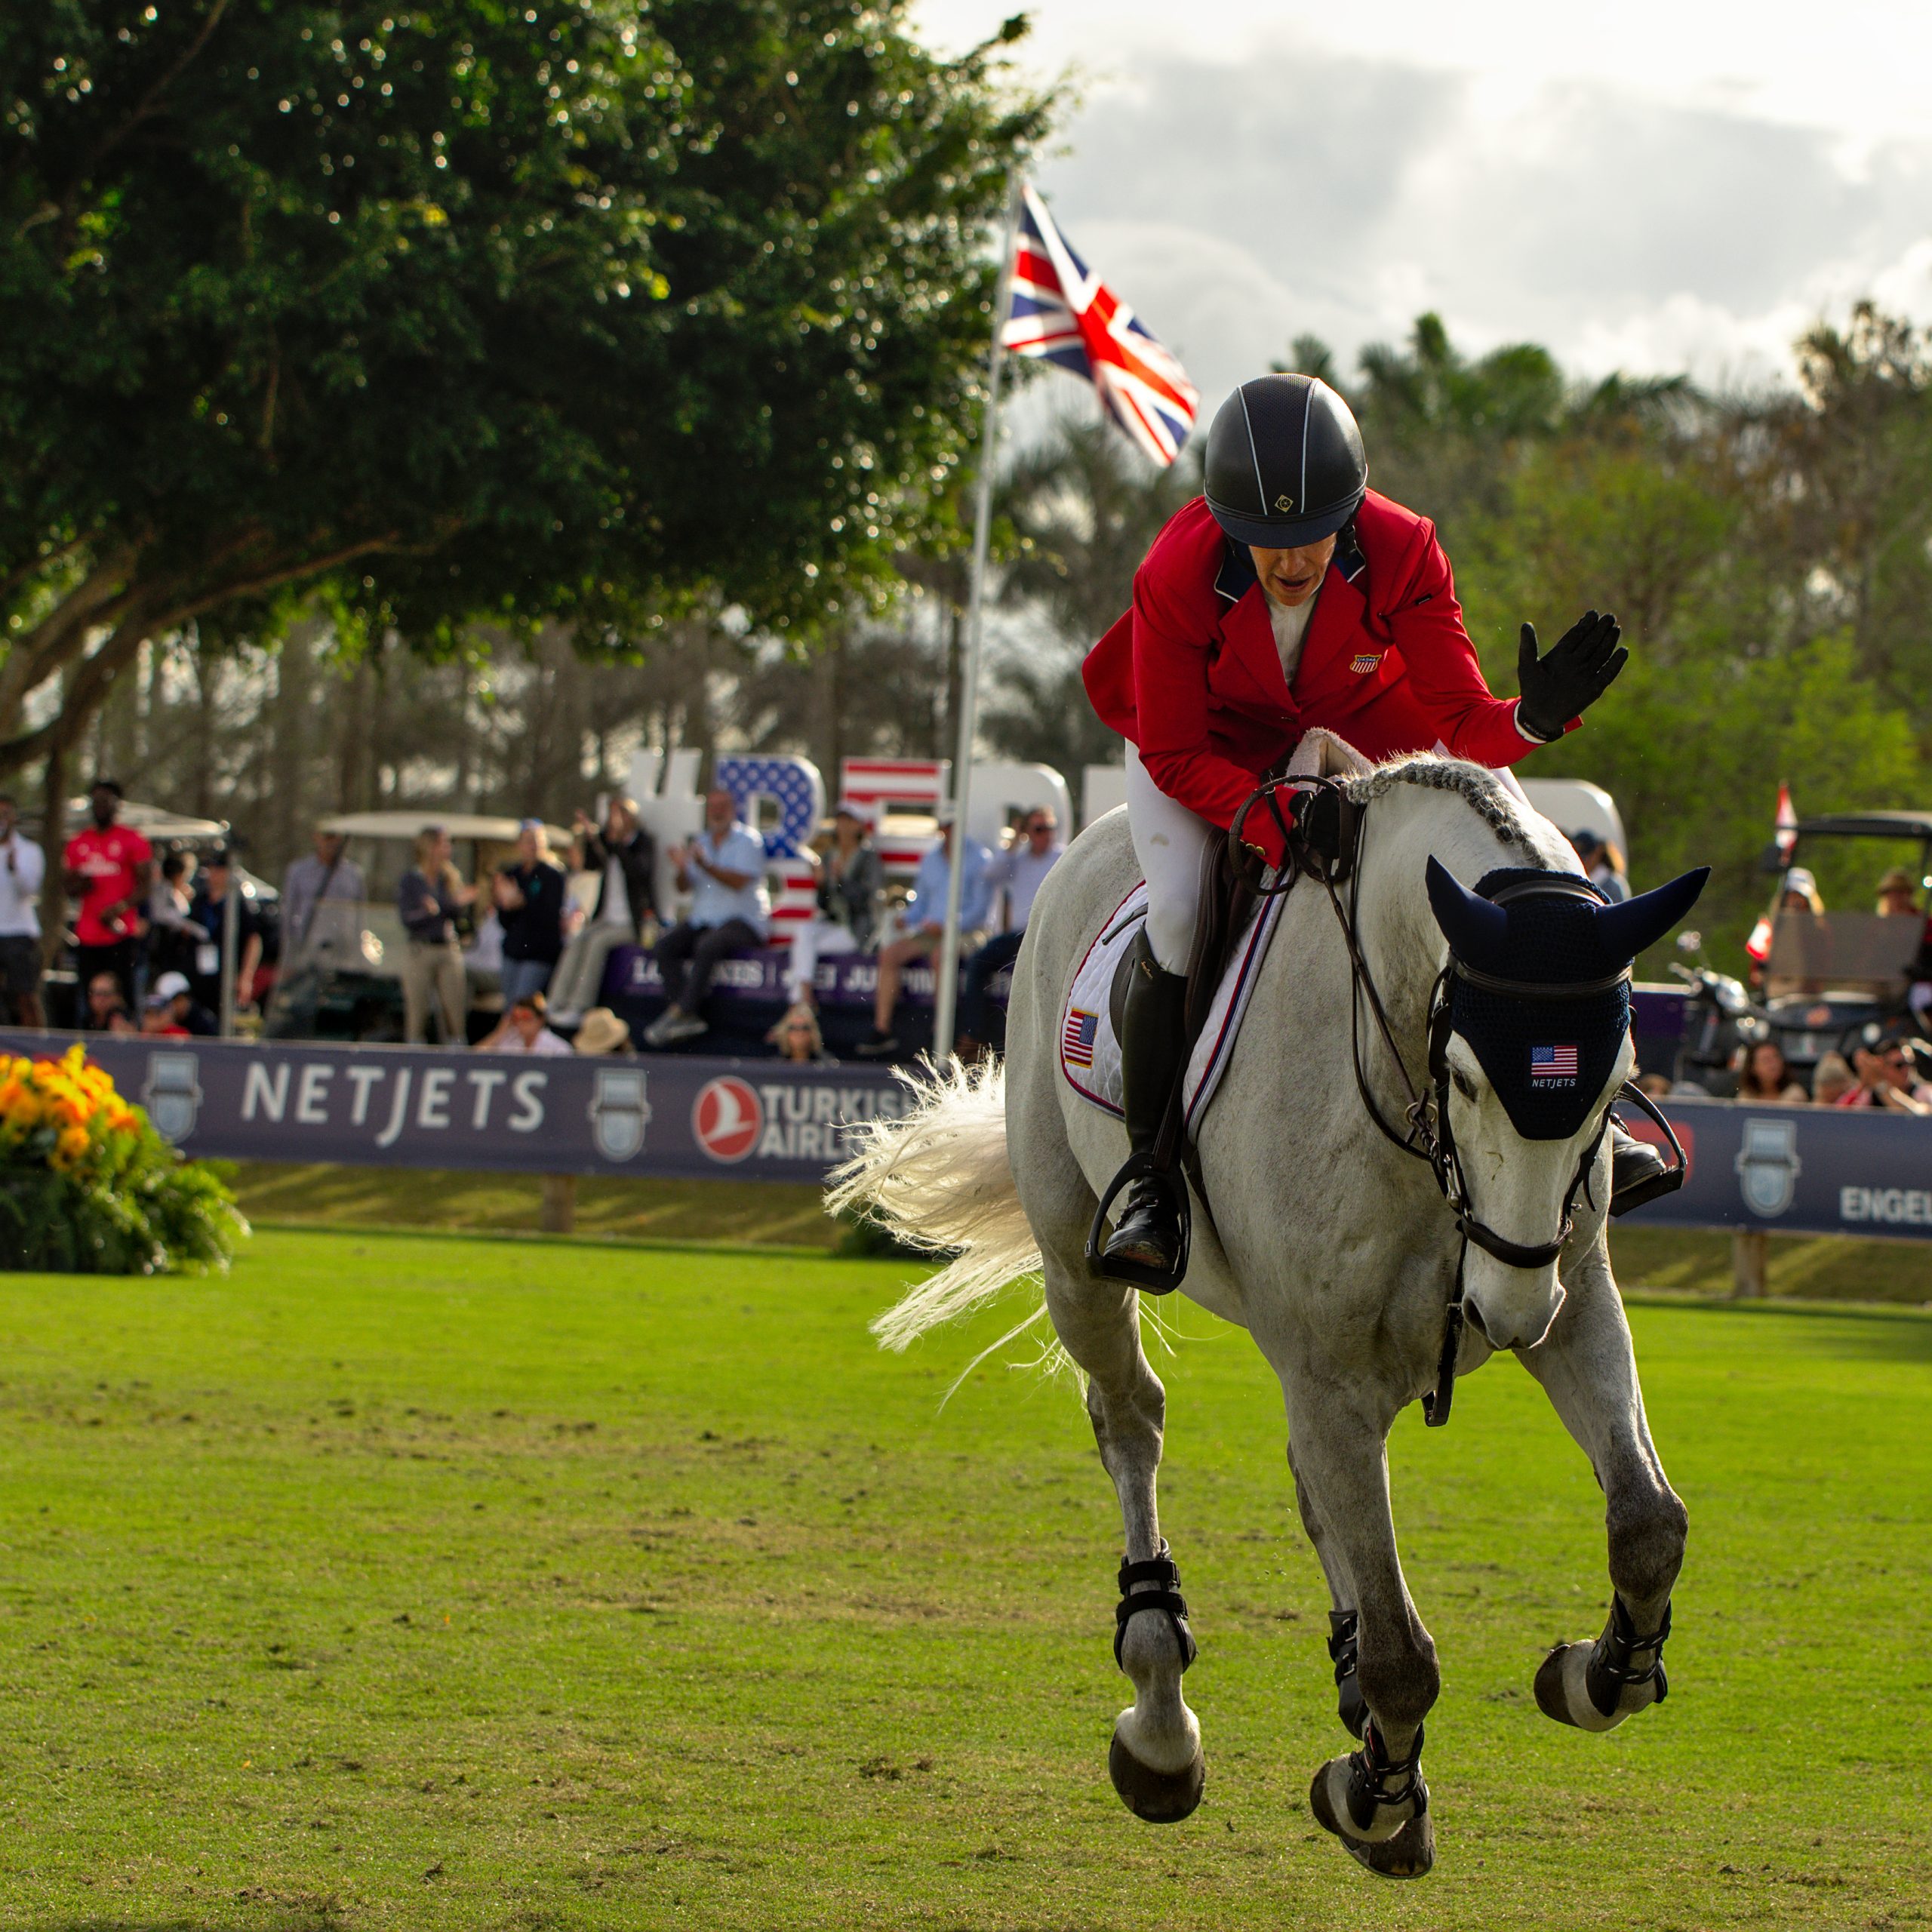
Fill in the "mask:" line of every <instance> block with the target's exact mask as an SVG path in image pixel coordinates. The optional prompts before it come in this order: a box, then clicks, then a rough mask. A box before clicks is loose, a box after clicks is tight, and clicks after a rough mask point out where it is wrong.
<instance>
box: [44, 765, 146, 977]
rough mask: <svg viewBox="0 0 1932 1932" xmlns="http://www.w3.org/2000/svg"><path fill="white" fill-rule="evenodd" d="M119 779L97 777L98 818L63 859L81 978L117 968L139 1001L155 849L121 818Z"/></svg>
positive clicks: (91, 799)
mask: <svg viewBox="0 0 1932 1932" xmlns="http://www.w3.org/2000/svg"><path fill="white" fill-rule="evenodd" d="M122 796H123V793H122V789H121V786H120V784H119V782H118V780H115V779H112V778H97V779H96V780H94V788H93V789H92V790H91V792H89V794H88V811H89V812H90V813H91V815H92V817H93V819H94V823H93V824H92V825H91V826H88V828H87V829H86V830H85V831H84V832H76V833H75V835H74V836H73V837H72V838H70V839H69V840H68V841H67V850H66V855H65V857H63V860H62V861H61V863H62V865H63V868H64V869H65V870H66V875H67V891H68V892H69V894H71V895H72V897H74V898H75V900H78V903H79V910H78V912H77V913H76V915H75V919H74V939H75V955H76V964H77V967H78V977H79V982H80V983H81V984H82V986H85V985H86V984H87V983H88V981H89V980H91V979H92V978H93V977H94V975H95V974H97V973H112V974H113V975H114V977H115V979H116V980H118V981H119V982H120V985H121V991H122V997H123V998H125V1000H126V1001H127V1002H128V1004H129V1006H130V1007H131V1006H132V1005H133V1004H134V952H135V948H136V947H137V946H138V945H139V943H140V936H141V934H142V933H143V931H145V930H146V920H145V918H143V915H142V908H143V906H146V903H147V898H148V888H149V885H150V884H152V875H153V871H154V848H153V847H152V846H151V845H150V844H149V843H148V841H146V839H145V838H143V837H142V836H141V835H140V833H139V832H137V831H135V830H134V828H133V827H132V826H126V825H119V824H117V823H115V820H116V818H117V817H118V815H119V813H120V810H121V800H122Z"/></svg>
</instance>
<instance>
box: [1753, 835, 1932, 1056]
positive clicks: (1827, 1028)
mask: <svg viewBox="0 0 1932 1932" xmlns="http://www.w3.org/2000/svg"><path fill="white" fill-rule="evenodd" d="M1850 838H1877V839H1885V840H1889V841H1894V842H1898V841H1909V842H1910V843H1911V844H1913V845H1915V847H1916V848H1917V863H1916V866H1915V868H1914V869H1913V871H1912V875H1913V877H1915V878H1917V879H1918V880H1919V881H1920V882H1921V885H1922V884H1923V883H1924V878H1925V875H1926V874H1927V872H1928V871H1932V812H1841V813H1835V814H1832V815H1830V816H1829V817H1823V818H1810V819H1803V820H1800V821H1799V823H1798V838H1797V843H1796V845H1795V847H1794V848H1793V851H1792V854H1791V857H1792V859H1795V857H1797V855H1798V853H1800V852H1804V851H1805V849H1806V847H1807V844H1817V841H1820V840H1821V839H1850ZM1807 856H1809V855H1808V854H1807ZM1784 863H1786V864H1789V863H1790V860H1786V861H1785V862H1784ZM1924 931H1925V921H1924V916H1923V913H1922V912H1915V914H1914V915H1912V917H1910V918H1907V917H1905V916H1903V915H1900V914H1897V913H1894V914H1891V915H1886V914H1884V913H1879V912H1798V911H1795V910H1792V911H1786V910H1785V909H1783V908H1780V909H1777V910H1776V911H1775V912H1774V913H1773V914H1772V915H1771V943H1770V952H1768V953H1767V955H1766V957H1765V960H1764V989H1763V991H1764V1001H1763V1013H1764V1020H1765V1023H1766V1025H1767V1028H1768V1029H1769V1034H1770V1038H1773V1039H1774V1040H1776V1041H1777V1043H1778V1044H1779V1045H1780V1047H1781V1048H1783V1050H1784V1056H1785V1059H1786V1062H1787V1063H1788V1064H1789V1066H1790V1067H1791V1069H1792V1072H1794V1073H1795V1074H1797V1075H1800V1076H1801V1077H1805V1078H1808V1076H1809V1075H1810V1072H1811V1069H1813V1068H1814V1066H1816V1065H1817V1062H1818V1060H1820V1057H1822V1056H1823V1055H1824V1054H1827V1053H1836V1054H1843V1055H1844V1057H1846V1058H1847V1059H1849V1058H1850V1055H1851V1052H1852V1050H1853V1048H1854V1047H1856V1046H1857V1045H1859V1044H1861V1043H1863V1042H1866V1041H1869V1040H1871V1039H1872V1038H1876V1037H1877V1035H1876V1034H1875V1032H1872V1031H1871V1030H1870V1029H1874V1028H1884V1027H1888V1026H1912V1024H1913V1020H1912V1013H1911V1009H1910V1008H1909V1006H1908V1005H1907V1004H1906V995H1907V993H1908V992H1909V968H1910V967H1911V965H1912V961H1913V960H1914V958H1915V957H1916V956H1917V954H1918V948H1919V942H1920V940H1921V937H1922V936H1923V934H1924Z"/></svg>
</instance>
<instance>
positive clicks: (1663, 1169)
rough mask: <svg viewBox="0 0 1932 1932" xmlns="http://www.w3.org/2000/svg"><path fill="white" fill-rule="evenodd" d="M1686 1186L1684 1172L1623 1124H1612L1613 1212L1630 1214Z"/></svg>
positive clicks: (1618, 1121)
mask: <svg viewBox="0 0 1932 1932" xmlns="http://www.w3.org/2000/svg"><path fill="white" fill-rule="evenodd" d="M1683 1185H1684V1175H1683V1173H1682V1171H1681V1169H1679V1168H1675V1167H1673V1166H1672V1164H1670V1162H1669V1161H1666V1159H1665V1158H1664V1157H1663V1155H1661V1154H1660V1153H1659V1152H1657V1149H1655V1148H1654V1147H1653V1146H1651V1144H1650V1143H1649V1142H1647V1141H1644V1140H1638V1138H1637V1137H1635V1135H1634V1134H1626V1132H1625V1131H1624V1130H1623V1122H1622V1121H1620V1120H1617V1119H1616V1118H1614V1117H1613V1118H1612V1119H1611V1123H1610V1211H1611V1213H1612V1214H1629V1211H1630V1210H1631V1209H1632V1208H1633V1207H1642V1206H1643V1204H1644V1202H1645V1201H1654V1200H1656V1199H1657V1197H1658V1196H1659V1195H1663V1194H1670V1193H1673V1192H1675V1191H1676V1189H1678V1188H1680V1187H1681V1186H1683Z"/></svg>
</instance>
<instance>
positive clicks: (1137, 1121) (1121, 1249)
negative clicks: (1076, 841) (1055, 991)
mask: <svg viewBox="0 0 1932 1932" xmlns="http://www.w3.org/2000/svg"><path fill="white" fill-rule="evenodd" d="M1121 1009H1122V1010H1121V1017H1120V1052H1121V1106H1122V1110H1123V1111H1124V1113H1125V1114H1126V1116H1127V1139H1128V1146H1130V1147H1131V1148H1132V1149H1133V1150H1134V1155H1135V1157H1136V1158H1148V1157H1150V1156H1151V1155H1152V1153H1153V1152H1154V1143H1155V1141H1156V1140H1158V1139H1159V1138H1160V1134H1161V1125H1162V1124H1163V1123H1164V1121H1165V1120H1166V1119H1167V1117H1168V1108H1169V1107H1170V1106H1171V1104H1172V1103H1173V1100H1174V1088H1175V1087H1176V1086H1177V1084H1178V1083H1179V1081H1180V1077H1181V1073H1182V1070H1183V1061H1184V1056H1185V1054H1186V1047H1187V1037H1186V1021H1187V976H1186V974H1184V973H1170V972H1168V971H1164V969H1163V968H1161V964H1160V963H1159V962H1158V961H1157V960H1156V959H1155V957H1154V949H1153V948H1152V946H1150V945H1149V944H1148V943H1147V929H1146V927H1145V926H1143V927H1142V928H1141V929H1140V932H1139V933H1138V934H1137V935H1136V936H1135V938H1134V963H1133V964H1132V966H1131V968H1129V971H1128V986H1127V997H1126V998H1125V999H1124V1001H1122V1002H1121ZM1185 1185H1186V1183H1185V1182H1184V1181H1183V1180H1182V1178H1181V1176H1180V1174H1179V1172H1178V1171H1172V1172H1169V1173H1167V1174H1143V1175H1141V1176H1140V1178H1139V1179H1138V1180H1136V1181H1135V1182H1134V1183H1133V1185H1132V1186H1131V1189H1129V1191H1128V1196H1127V1204H1126V1205H1125V1207H1123V1208H1122V1209H1121V1214H1120V1218H1119V1220H1118V1221H1117V1222H1116V1223H1115V1226H1114V1231H1113V1233H1112V1236H1111V1237H1110V1238H1109V1240H1108V1242H1107V1244H1106V1248H1105V1250H1104V1251H1103V1253H1102V1254H1101V1256H1100V1272H1102V1273H1103V1275H1112V1276H1113V1277H1115V1278H1116V1279H1118V1280H1122V1281H1134V1282H1137V1283H1139V1284H1140V1285H1141V1286H1142V1287H1152V1288H1155V1289H1156V1290H1163V1291H1164V1290H1165V1289H1168V1288H1171V1287H1174V1286H1176V1285H1177V1282H1176V1280H1175V1271H1176V1270H1177V1269H1178V1268H1179V1267H1180V1263H1181V1258H1182V1257H1181V1224H1180V1204H1179V1200H1178V1197H1177V1190H1178V1189H1180V1187H1182V1186H1185Z"/></svg>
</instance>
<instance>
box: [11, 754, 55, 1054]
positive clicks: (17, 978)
mask: <svg viewBox="0 0 1932 1932" xmlns="http://www.w3.org/2000/svg"><path fill="white" fill-rule="evenodd" d="M46 876H47V854H45V852H43V851H42V850H41V849H40V848H39V847H38V845H36V844H35V843H34V842H33V841H32V839H31V838H29V837H28V836H27V835H26V833H25V832H23V831H21V830H20V827H19V826H18V825H17V824H16V823H15V822H14V801H13V800H12V798H10V797H9V796H8V795H7V794H6V793H5V792H0V1020H5V1022H6V1023H7V1024H8V1026H42V1025H44V1024H45V1022H44V1020H42V1017H41V1008H40V975H41V950H40V888H41V884H42V881H43V880H45V878H46Z"/></svg>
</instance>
